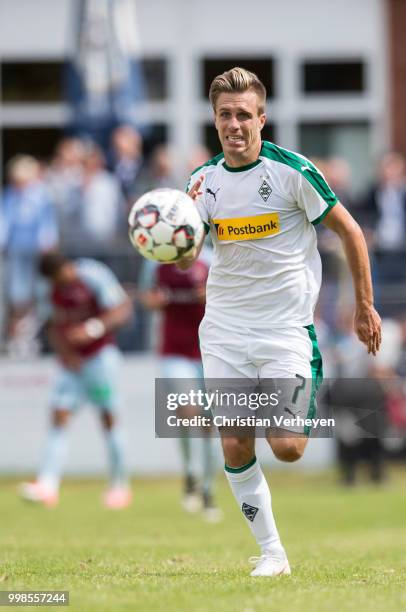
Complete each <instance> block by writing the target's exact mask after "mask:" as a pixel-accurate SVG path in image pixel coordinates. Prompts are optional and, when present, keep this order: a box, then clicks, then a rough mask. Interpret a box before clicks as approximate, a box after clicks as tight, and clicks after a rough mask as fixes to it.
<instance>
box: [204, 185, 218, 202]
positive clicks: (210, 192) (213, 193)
mask: <svg viewBox="0 0 406 612" xmlns="http://www.w3.org/2000/svg"><path fill="white" fill-rule="evenodd" d="M219 191H220V187H219V188H218V189H217V190H216V191H212V190H211V189H210V187H207V189H206V193H208V194H210V195H211V196H213V198H214V201H215V202H217V198H216V195H217V194H218V192H219Z"/></svg>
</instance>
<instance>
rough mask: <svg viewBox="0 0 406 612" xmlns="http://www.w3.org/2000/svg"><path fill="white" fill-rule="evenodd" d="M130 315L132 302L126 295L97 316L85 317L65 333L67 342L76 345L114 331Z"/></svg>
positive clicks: (86, 342) (127, 319) (123, 323)
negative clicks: (118, 302)
mask: <svg viewBox="0 0 406 612" xmlns="http://www.w3.org/2000/svg"><path fill="white" fill-rule="evenodd" d="M131 316H132V304H131V301H130V299H129V297H128V296H126V297H125V298H124V300H123V301H122V302H121V303H120V304H118V305H117V306H113V307H111V308H108V309H106V310H105V311H104V312H103V313H102V314H100V315H98V316H97V317H94V318H90V319H87V321H84V322H83V323H81V324H80V325H76V326H75V327H73V328H72V329H71V330H69V332H68V333H67V336H68V339H69V342H72V344H75V345H77V346H80V345H84V344H88V343H89V342H92V341H93V340H97V339H98V338H101V337H102V336H104V335H106V334H108V333H110V332H114V331H116V330H117V329H119V328H120V327H122V326H123V325H125V324H126V323H127V322H128V321H129V320H130V318H131Z"/></svg>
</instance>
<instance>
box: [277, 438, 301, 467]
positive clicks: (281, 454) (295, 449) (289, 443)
mask: <svg viewBox="0 0 406 612" xmlns="http://www.w3.org/2000/svg"><path fill="white" fill-rule="evenodd" d="M270 444H271V447H272V450H273V453H274V455H275V457H276V458H277V459H279V461H286V462H287V463H294V462H295V461H298V460H299V459H301V458H302V457H303V453H304V449H305V444H304V443H303V441H302V439H301V438H280V439H273V440H272V441H271V443H270Z"/></svg>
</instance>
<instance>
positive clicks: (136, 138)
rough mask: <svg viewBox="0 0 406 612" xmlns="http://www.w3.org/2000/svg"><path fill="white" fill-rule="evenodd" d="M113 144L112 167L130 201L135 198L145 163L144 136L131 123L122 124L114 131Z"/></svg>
mask: <svg viewBox="0 0 406 612" xmlns="http://www.w3.org/2000/svg"><path fill="white" fill-rule="evenodd" d="M111 146H112V161H111V169H112V171H113V173H114V175H115V176H116V179H117V180H118V182H119V184H120V187H121V190H122V193H123V196H124V198H125V200H126V201H127V202H128V203H130V202H132V200H134V199H135V193H136V180H137V177H138V175H139V173H140V171H141V169H142V168H143V164H144V158H143V154H142V137H141V135H140V134H139V133H138V132H137V130H136V129H135V128H134V127H132V126H131V125H121V126H119V127H118V128H116V129H115V130H114V131H113V133H112V136H111Z"/></svg>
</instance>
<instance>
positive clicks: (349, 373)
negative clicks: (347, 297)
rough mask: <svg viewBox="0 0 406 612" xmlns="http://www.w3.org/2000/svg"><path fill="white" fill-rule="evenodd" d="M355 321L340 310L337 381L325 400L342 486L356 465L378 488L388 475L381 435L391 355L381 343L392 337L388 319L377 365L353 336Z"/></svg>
mask: <svg viewBox="0 0 406 612" xmlns="http://www.w3.org/2000/svg"><path fill="white" fill-rule="evenodd" d="M353 317H354V313H353V311H352V309H349V308H347V309H342V310H341V311H340V313H339V316H338V321H337V329H338V337H337V342H336V347H335V352H336V377H337V378H336V379H335V381H334V382H333V384H332V385H331V387H330V390H329V398H328V401H329V405H330V407H332V408H333V409H334V412H335V417H336V430H335V434H336V442H337V457H338V462H339V467H340V471H341V476H342V482H343V484H345V485H353V484H355V482H356V477H357V468H358V465H359V464H360V463H366V465H367V467H368V470H369V476H370V478H371V480H372V482H374V483H375V484H379V483H381V482H383V480H384V478H385V475H386V474H385V465H384V450H383V437H384V431H385V427H386V396H387V390H386V388H385V386H386V385H385V381H384V380H382V378H383V376H386V375H388V367H391V364H392V363H393V359H392V358H393V355H394V353H395V352H393V353H391V351H390V347H389V350H387V349H386V350H385V348H384V345H385V337H386V336H388V337H391V338H393V333H391V331H392V327H393V326H391V324H392V322H391V321H390V322H387V324H386V325H385V324H383V331H382V337H383V343H382V347H381V348H382V349H383V350H382V354H381V352H380V353H379V360H380V361H379V363H378V364H377V363H376V362H375V361H373V360H372V358H371V357H370V356H369V355H368V354H367V353H366V352H365V347H362V346H361V345H360V343H359V341H358V339H357V337H356V336H355V334H354V326H353ZM384 323H385V322H384ZM386 332H387V333H386ZM387 348H388V347H387ZM383 368H385V370H383ZM383 372H385V373H384V374H383Z"/></svg>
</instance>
